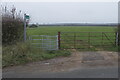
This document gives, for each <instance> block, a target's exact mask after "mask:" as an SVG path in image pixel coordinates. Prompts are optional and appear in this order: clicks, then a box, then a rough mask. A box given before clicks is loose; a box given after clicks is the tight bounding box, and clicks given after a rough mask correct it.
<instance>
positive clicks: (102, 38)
mask: <svg viewBox="0 0 120 80" xmlns="http://www.w3.org/2000/svg"><path fill="white" fill-rule="evenodd" d="M116 28H117V27H108V26H92V27H91V26H40V27H38V28H27V35H28V36H31V35H57V34H58V32H61V48H62V49H64V48H81V49H82V50H83V49H85V50H86V49H90V47H91V49H90V50H97V49H98V50H100V49H101V48H102V50H103V49H105V50H108V49H109V50H116V49H117V48H116V47H115V33H114V32H115V31H116ZM66 32H68V33H66ZM79 32H81V33H79ZM84 32H87V33H84ZM89 32H92V33H89ZM102 32H105V33H104V34H102ZM106 32H112V33H106ZM74 36H77V37H75V38H74ZM80 36H82V37H80ZM85 36H86V37H85ZM88 36H94V37H88ZM95 36H96V37H95ZM88 39H90V41H88ZM62 40H63V41H62ZM74 40H75V41H74ZM102 45H107V46H104V47H105V48H103V46H102Z"/></svg>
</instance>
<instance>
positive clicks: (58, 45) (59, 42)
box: [58, 32, 60, 49]
mask: <svg viewBox="0 0 120 80" xmlns="http://www.w3.org/2000/svg"><path fill="white" fill-rule="evenodd" d="M58 49H60V32H58Z"/></svg>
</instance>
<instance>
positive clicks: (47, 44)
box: [29, 35, 58, 50]
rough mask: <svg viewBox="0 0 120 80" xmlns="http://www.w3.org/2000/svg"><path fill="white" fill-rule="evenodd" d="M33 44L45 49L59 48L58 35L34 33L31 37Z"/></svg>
mask: <svg viewBox="0 0 120 80" xmlns="http://www.w3.org/2000/svg"><path fill="white" fill-rule="evenodd" d="M29 40H30V41H31V44H32V46H34V47H36V48H41V49H44V50H58V35H56V36H50V35H32V36H30V37H29Z"/></svg>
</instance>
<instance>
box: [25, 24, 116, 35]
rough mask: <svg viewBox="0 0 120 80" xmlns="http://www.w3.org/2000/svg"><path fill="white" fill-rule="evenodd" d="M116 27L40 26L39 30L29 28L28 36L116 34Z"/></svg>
mask: <svg viewBox="0 0 120 80" xmlns="http://www.w3.org/2000/svg"><path fill="white" fill-rule="evenodd" d="M115 30H116V28H115V27H106V26H105V27H103V26H101V27H100V26H94V27H90V26H40V27H38V28H28V29H27V35H41V34H47V33H48V34H49V35H50V34H51V35H55V34H57V33H58V31H61V32H114V31H115Z"/></svg>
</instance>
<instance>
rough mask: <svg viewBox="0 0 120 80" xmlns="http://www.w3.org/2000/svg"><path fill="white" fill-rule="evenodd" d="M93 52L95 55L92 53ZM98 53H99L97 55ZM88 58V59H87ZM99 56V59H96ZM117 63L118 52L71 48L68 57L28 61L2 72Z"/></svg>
mask: <svg viewBox="0 0 120 80" xmlns="http://www.w3.org/2000/svg"><path fill="white" fill-rule="evenodd" d="M94 54H95V55H94ZM97 54H99V55H97ZM99 56H101V58H99ZM88 58H89V59H88ZM98 58H99V59H98ZM117 64H118V53H117V52H109V51H98V52H79V51H76V50H73V53H72V55H71V56H69V57H58V58H54V59H50V60H45V61H39V62H33V63H28V64H25V65H21V66H14V67H8V68H4V69H3V72H7V71H14V72H18V73H22V72H26V73H28V72H31V73H34V72H38V71H39V72H61V71H70V70H75V69H78V68H82V67H91V68H92V67H100V66H113V65H117Z"/></svg>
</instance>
